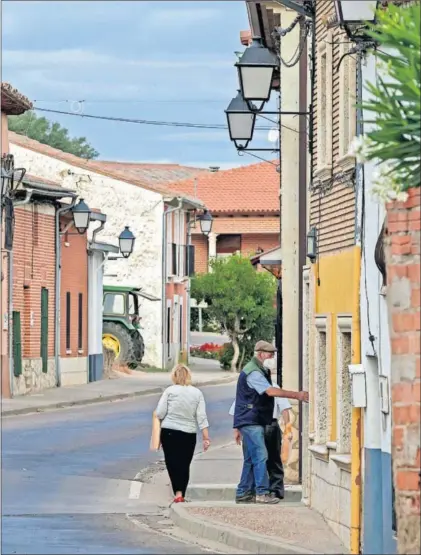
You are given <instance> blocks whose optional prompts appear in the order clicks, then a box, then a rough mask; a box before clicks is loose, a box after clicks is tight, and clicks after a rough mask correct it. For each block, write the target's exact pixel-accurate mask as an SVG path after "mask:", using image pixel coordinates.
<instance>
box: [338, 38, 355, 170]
mask: <svg viewBox="0 0 421 555" xmlns="http://www.w3.org/2000/svg"><path fill="white" fill-rule="evenodd" d="M349 49H350V43H349V42H345V41H342V42H341V44H340V45H339V53H340V59H341V60H342V62H341V65H340V68H339V165H340V166H341V167H342V169H344V170H346V169H350V168H352V167H353V166H354V165H355V158H354V156H351V155H350V154H349V148H350V146H351V142H352V141H353V139H354V137H355V135H356V132H357V129H356V121H357V113H356V109H355V102H356V97H357V79H356V77H357V69H356V62H355V59H354V57H353V56H347V55H346V54H347V53H348V51H349Z"/></svg>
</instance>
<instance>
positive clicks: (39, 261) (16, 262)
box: [13, 203, 55, 358]
mask: <svg viewBox="0 0 421 555" xmlns="http://www.w3.org/2000/svg"><path fill="white" fill-rule="evenodd" d="M46 210H48V211H49V212H50V214H46V213H45V211H46ZM15 218H16V219H15V222H16V225H15V234H14V241H13V274H14V278H13V309H14V310H15V311H19V312H20V314H21V326H22V356H23V358H40V356H41V288H42V287H45V288H46V289H48V356H50V357H53V356H54V303H55V281H54V280H55V249H54V236H55V222H54V208H52V207H47V206H46V205H40V204H32V203H31V204H28V205H27V206H25V207H21V208H16V211H15Z"/></svg>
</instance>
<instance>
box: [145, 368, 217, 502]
mask: <svg viewBox="0 0 421 555" xmlns="http://www.w3.org/2000/svg"><path fill="white" fill-rule="evenodd" d="M171 378H172V381H173V384H174V385H171V386H170V387H168V388H167V389H166V390H165V391H164V393H163V394H162V397H161V399H160V400H159V402H158V406H157V407H156V410H155V415H156V416H157V418H158V419H159V420H160V421H161V445H162V449H163V451H164V457H165V464H166V466H167V471H168V474H169V477H170V480H171V485H172V489H173V492H174V502H175V503H182V502H184V497H185V495H186V490H187V486H188V483H189V478H190V464H191V461H192V459H193V454H194V449H195V447H196V433H197V428H199V430H201V432H202V438H203V449H204V450H205V451H206V450H207V449H208V447H209V445H210V439H209V423H208V418H207V416H206V405H205V399H204V397H203V393H202V392H201V391H200V390H199V389H197V388H196V387H194V386H192V385H191V381H192V380H191V373H190V370H189V368H187V366H185V365H184V364H178V365H177V366H176V367H175V368H174V370H173V371H172V375H171Z"/></svg>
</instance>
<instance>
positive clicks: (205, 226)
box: [197, 210, 213, 235]
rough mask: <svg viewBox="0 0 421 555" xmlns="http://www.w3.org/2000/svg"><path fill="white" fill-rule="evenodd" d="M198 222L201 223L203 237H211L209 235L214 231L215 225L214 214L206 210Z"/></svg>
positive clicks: (198, 218)
mask: <svg viewBox="0 0 421 555" xmlns="http://www.w3.org/2000/svg"><path fill="white" fill-rule="evenodd" d="M197 220H198V222H199V223H200V230H201V232H202V233H203V235H209V233H210V232H211V231H212V224H213V218H212V214H211V213H210V212H209V210H205V211H204V212H203V214H201V215H200V216H198V217H197Z"/></svg>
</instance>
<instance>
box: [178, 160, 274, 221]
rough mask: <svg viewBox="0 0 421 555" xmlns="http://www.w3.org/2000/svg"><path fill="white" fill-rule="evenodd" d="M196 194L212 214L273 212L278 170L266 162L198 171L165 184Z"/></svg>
mask: <svg viewBox="0 0 421 555" xmlns="http://www.w3.org/2000/svg"><path fill="white" fill-rule="evenodd" d="M169 186H170V187H171V188H174V190H175V189H176V190H177V191H180V192H182V193H185V194H188V195H190V196H193V197H197V198H199V199H200V200H202V201H203V203H204V204H205V205H206V207H207V208H208V209H209V210H210V211H211V212H212V213H213V214H214V213H218V212H219V213H225V214H227V213H236V212H237V213H240V212H241V213H249V214H250V213H251V214H253V213H259V214H261V213H264V214H266V213H276V212H279V211H280V205H279V203H280V201H279V187H280V178H279V173H278V172H277V171H276V169H275V167H274V166H273V165H272V164H269V163H268V162H261V163H259V164H252V165H250V166H242V167H240V168H233V169H230V170H220V171H217V172H206V173H200V174H198V175H197V176H196V177H195V178H194V179H186V180H183V181H176V182H175V183H172V184H170V185H169Z"/></svg>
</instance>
